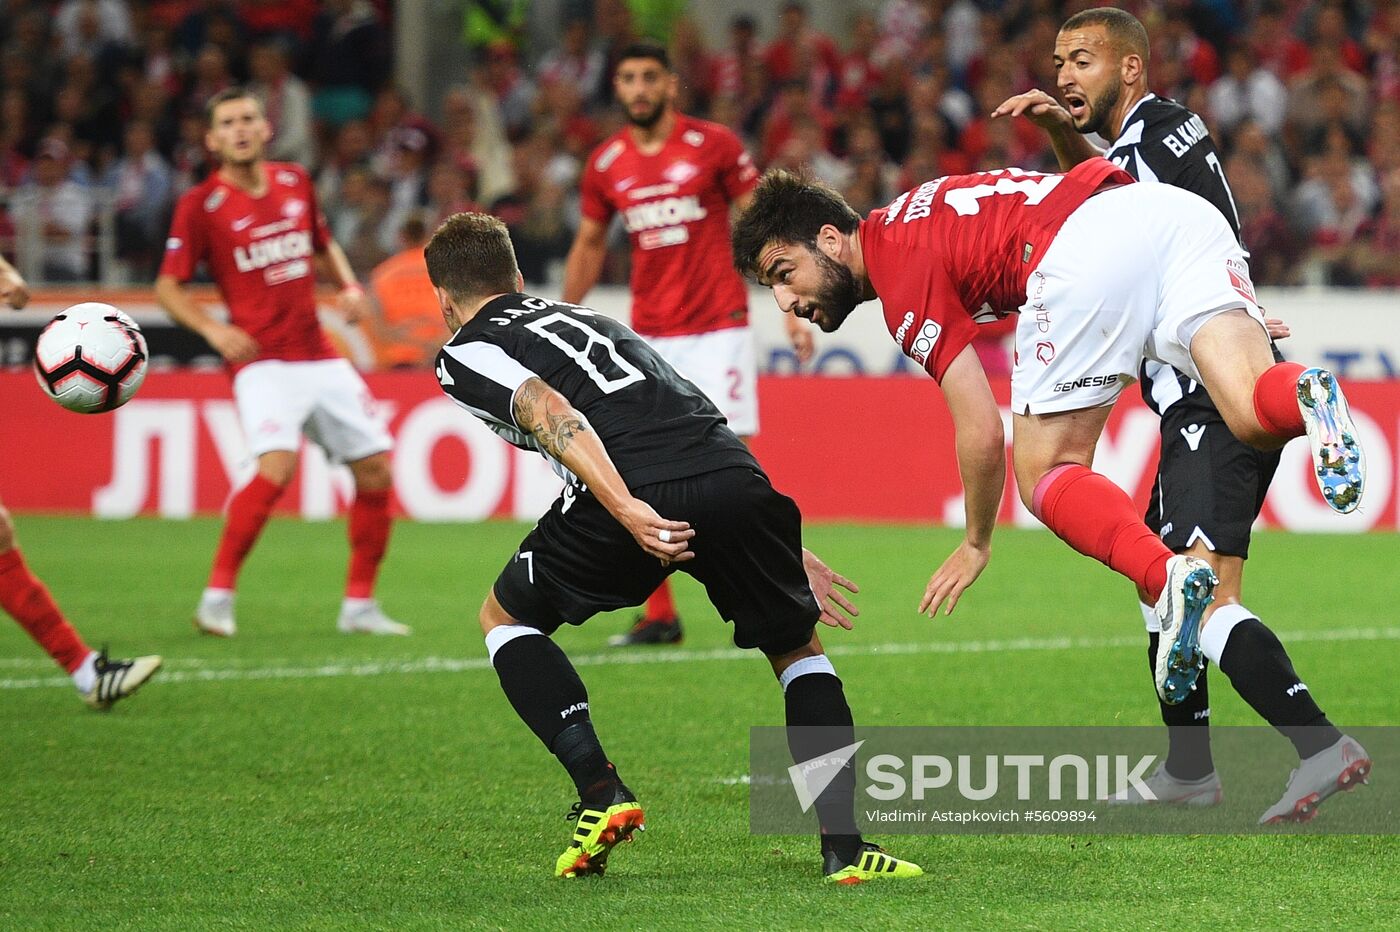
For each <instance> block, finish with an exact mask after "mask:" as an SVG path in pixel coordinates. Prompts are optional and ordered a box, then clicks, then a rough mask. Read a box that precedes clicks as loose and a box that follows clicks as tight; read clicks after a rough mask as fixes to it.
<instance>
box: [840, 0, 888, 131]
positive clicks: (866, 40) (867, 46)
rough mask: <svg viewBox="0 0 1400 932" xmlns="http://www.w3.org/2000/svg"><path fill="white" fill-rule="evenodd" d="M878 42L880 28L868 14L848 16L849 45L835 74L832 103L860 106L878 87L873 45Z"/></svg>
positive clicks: (879, 74)
mask: <svg viewBox="0 0 1400 932" xmlns="http://www.w3.org/2000/svg"><path fill="white" fill-rule="evenodd" d="M879 41H880V27H879V25H878V24H877V22H876V20H875V17H874V16H872V15H871V14H869V13H864V12H862V13H856V14H855V15H853V16H852V17H851V47H850V50H849V51H848V52H846V54H845V55H843V56H842V57H841V67H840V70H839V72H838V73H837V82H836V106H837V107H838V108H862V107H864V106H865V105H866V103H867V102H868V101H869V100H870V95H871V94H872V93H874V91H875V89H876V88H877V87H879V86H880V78H881V73H880V66H879V65H877V64H876V63H875V46H876V43H878V42H879Z"/></svg>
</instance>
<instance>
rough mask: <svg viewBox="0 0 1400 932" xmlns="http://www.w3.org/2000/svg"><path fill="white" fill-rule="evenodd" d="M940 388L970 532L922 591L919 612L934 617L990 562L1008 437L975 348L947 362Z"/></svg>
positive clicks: (949, 610) (952, 605)
mask: <svg viewBox="0 0 1400 932" xmlns="http://www.w3.org/2000/svg"><path fill="white" fill-rule="evenodd" d="M941 384H942V388H943V397H944V398H945V399H946V400H947V402H948V411H949V413H950V414H951V415H952V416H953V430H954V432H955V434H956V446H957V453H958V471H959V472H960V473H961V474H962V482H963V501H964V504H965V507H966V511H967V533H966V536H965V537H964V538H963V541H962V543H961V544H959V545H958V548H957V549H956V550H954V551H953V555H952V556H950V557H949V558H948V559H947V560H945V561H944V563H943V565H942V566H940V567H939V568H938V571H937V572H936V573H934V574H933V578H932V579H930V580H929V584H928V587H927V588H926V589H925V590H924V597H923V600H922V601H921V602H920V603H919V611H920V612H926V613H928V615H929V616H930V617H932V616H933V615H936V614H937V613H938V608H939V606H940V605H942V604H943V603H944V601H945V600H946V602H947V604H948V608H947V612H946V614H952V612H953V609H954V608H955V607H957V604H958V598H959V597H960V596H961V595H962V593H963V590H964V589H966V588H967V587H968V586H970V585H972V584H973V582H975V581H976V580H977V577H978V576H979V575H981V573H982V570H983V569H984V568H985V567H986V565H987V561H988V560H990V559H991V556H992V530H993V528H994V527H995V526H996V519H997V512H998V511H999V510H1000V508H1001V494H1002V489H1003V488H1004V487H1005V485H1006V437H1005V433H1004V430H1003V428H1002V423H1001V409H1000V408H999V407H998V406H997V402H996V398H995V397H994V396H993V395H992V387H991V386H990V385H989V384H988V383H987V374H986V372H984V371H983V369H982V362H981V360H980V359H978V358H977V352H976V351H975V350H974V349H973V348H972V347H971V345H969V346H965V347H963V349H962V351H961V352H960V353H958V355H957V356H956V357H955V358H954V359H953V361H952V362H951V363H949V364H948V368H947V369H946V370H944V373H943V380H942V383H941Z"/></svg>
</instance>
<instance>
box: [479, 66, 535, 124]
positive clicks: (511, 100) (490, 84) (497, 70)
mask: <svg viewBox="0 0 1400 932" xmlns="http://www.w3.org/2000/svg"><path fill="white" fill-rule="evenodd" d="M477 79H478V80H479V81H480V83H481V84H482V86H483V87H485V88H487V89H488V90H490V92H491V94H492V95H493V96H494V97H495V99H496V108H497V109H498V110H499V111H500V114H501V120H502V121H503V122H504V123H505V129H506V136H507V137H508V138H510V139H512V140H515V139H519V138H521V137H522V136H524V135H525V134H526V133H527V132H528V131H529V128H530V114H531V111H532V108H533V106H534V100H535V85H534V83H533V82H532V81H530V79H529V78H528V77H527V76H526V74H525V72H524V71H523V70H522V69H521V68H520V66H519V63H518V62H517V61H516V51H515V46H513V45H507V44H505V43H497V44H496V45H493V46H491V48H489V49H488V50H487V52H486V56H485V59H484V61H483V63H482V65H481V67H480V69H479V70H478V72H477Z"/></svg>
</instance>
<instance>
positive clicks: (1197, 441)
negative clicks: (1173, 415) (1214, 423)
mask: <svg viewBox="0 0 1400 932" xmlns="http://www.w3.org/2000/svg"><path fill="white" fill-rule="evenodd" d="M1205 435H1206V426H1205V425H1204V424H1188V425H1186V426H1185V427H1183V428H1181V439H1183V440H1185V441H1186V445H1187V446H1188V447H1190V448H1191V452H1192V453H1195V452H1196V451H1197V450H1199V449H1200V448H1201V438H1202V437H1204V436H1205Z"/></svg>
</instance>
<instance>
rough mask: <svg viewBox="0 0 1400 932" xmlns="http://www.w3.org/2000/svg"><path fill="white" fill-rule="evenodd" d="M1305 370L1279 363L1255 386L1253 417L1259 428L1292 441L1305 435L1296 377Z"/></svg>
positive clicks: (1290, 363)
mask: <svg viewBox="0 0 1400 932" xmlns="http://www.w3.org/2000/svg"><path fill="white" fill-rule="evenodd" d="M1304 371H1305V370H1304V368H1303V367H1302V366H1300V365H1298V364H1297V363H1296V362H1278V363H1274V364H1273V365H1272V366H1270V367H1269V368H1268V369H1265V370H1264V374H1263V375H1261V376H1259V381H1257V382H1255V383H1254V415H1255V417H1257V418H1259V426H1261V427H1263V428H1264V429H1265V430H1267V431H1268V432H1269V433H1271V434H1273V435H1274V436H1276V437H1284V438H1289V439H1291V438H1293V437H1301V436H1303V434H1304V432H1305V428H1304V427H1303V412H1302V411H1301V410H1300V409H1299V408H1298V377H1299V376H1300V375H1302V374H1303V372H1304Z"/></svg>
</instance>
